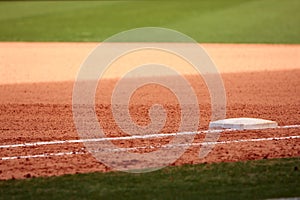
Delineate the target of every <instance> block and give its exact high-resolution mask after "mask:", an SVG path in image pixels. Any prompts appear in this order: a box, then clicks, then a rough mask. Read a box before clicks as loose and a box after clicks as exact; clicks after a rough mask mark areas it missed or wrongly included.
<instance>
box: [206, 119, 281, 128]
mask: <svg viewBox="0 0 300 200" xmlns="http://www.w3.org/2000/svg"><path fill="white" fill-rule="evenodd" d="M277 126H278V124H277V122H275V121H271V120H265V119H258V118H229V119H223V120H218V121H213V122H210V123H209V129H235V130H253V129H266V128H277Z"/></svg>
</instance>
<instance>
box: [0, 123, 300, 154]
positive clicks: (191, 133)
mask: <svg viewBox="0 0 300 200" xmlns="http://www.w3.org/2000/svg"><path fill="white" fill-rule="evenodd" d="M291 128H300V125H286V126H278V127H277V128H275V129H291ZM269 129H274V128H269ZM257 130H259V129H257ZM260 130H261V129H260ZM231 131H245V130H238V129H220V130H204V131H193V132H179V133H160V134H157V133H156V134H148V135H133V136H123V137H107V138H91V139H78V140H54V141H44V142H32V143H20V144H8V145H0V149H5V148H16V147H31V146H43V145H51V144H68V143H84V142H103V141H117V140H136V139H151V138H165V137H170V136H181V135H196V134H207V133H222V132H231ZM250 131H251V130H250ZM252 131H254V130H252Z"/></svg>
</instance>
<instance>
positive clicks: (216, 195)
mask: <svg viewBox="0 0 300 200" xmlns="http://www.w3.org/2000/svg"><path fill="white" fill-rule="evenodd" d="M299 168H300V158H288V159H273V160H260V161H248V162H236V163H218V164H200V165H186V166H181V167H168V168H165V169H162V170H160V171H156V172H151V173H146V174H127V173H121V172H111V173H91V174H77V175H65V176H60V177H50V178H33V179H27V180H9V181H0V194H1V195H0V199H20V198H22V199H35V198H38V199H66V198H68V199H143V200H144V199H265V198H278V197H300V181H299V180H300V169H299Z"/></svg>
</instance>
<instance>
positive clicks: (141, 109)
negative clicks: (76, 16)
mask: <svg viewBox="0 0 300 200" xmlns="http://www.w3.org/2000/svg"><path fill="white" fill-rule="evenodd" d="M95 45H96V44H94V43H78V44H75V43H0V56H1V57H0V74H1V75H0V83H1V85H0V93H1V96H0V145H4V144H18V143H25V142H37V141H53V140H69V139H78V134H77V132H76V129H75V126H74V122H73V115H72V90H73V82H74V79H75V77H76V73H77V71H78V69H79V66H80V63H82V62H83V60H84V58H85V57H86V56H87V55H88V53H89V51H90V50H92V49H93V48H94V47H95ZM203 47H204V48H205V49H206V50H207V51H208V53H209V55H210V56H211V57H212V59H213V60H214V61H215V62H216V65H217V66H218V68H219V70H220V72H221V76H222V78H223V81H224V86H225V90H226V95H227V117H245V116H246V117H259V118H265V119H270V120H274V121H277V122H278V124H279V125H294V124H300V110H299V107H300V78H299V77H300V62H299V57H300V45H254V44H251V45H242V44H237V45H234V44H204V45H203ZM164 78H165V77H164ZM167 78H169V79H170V82H171V83H174V84H175V81H174V80H175V79H176V77H167ZM186 78H187V79H188V80H189V82H190V83H191V85H192V86H193V88H194V90H195V91H196V94H197V97H198V100H199V107H200V112H201V118H200V126H199V130H205V129H207V128H208V123H209V120H210V115H211V114H210V111H211V109H210V106H211V105H210V99H209V93H208V91H207V88H206V86H205V83H204V82H203V80H202V79H201V78H200V77H198V76H195V75H186ZM116 81H117V79H109V80H103V82H102V84H101V86H100V87H99V88H98V93H97V96H96V99H97V100H96V102H97V107H96V111H97V115H98V118H99V120H100V121H101V122H102V123H101V125H102V126H103V129H104V130H105V132H106V134H107V135H108V136H109V137H116V136H121V135H125V133H123V132H122V131H121V130H119V128H118V127H117V125H116V124H115V123H114V120H113V117H112V112H111V109H110V98H109V97H110V94H111V91H112V89H113V87H114V84H115V83H116ZM131 81H134V80H131ZM149 91H151V94H149ZM153 103H161V104H163V105H164V106H165V109H166V110H167V111H168V115H167V121H166V125H165V127H164V128H163V130H162V131H161V132H162V133H169V132H176V131H177V130H178V124H179V121H180V107H179V106H178V104H177V103H178V102H177V101H176V98H175V96H174V95H173V94H172V93H170V92H169V91H168V90H166V89H165V88H163V87H158V86H157V85H148V86H146V87H143V88H141V89H139V90H138V91H137V92H135V93H134V95H133V96H132V99H131V104H130V105H131V107H130V112H131V115H132V118H133V120H134V121H135V122H137V123H138V124H140V125H145V124H147V123H149V120H150V119H149V116H148V112H147V111H148V109H149V108H150V107H151V105H153ZM291 135H299V129H297V128H291V129H268V130H257V131H240V132H224V133H222V134H221V137H220V138H219V141H231V140H239V139H252V138H267V137H282V136H291ZM170 138H171V137H170ZM170 138H164V139H161V138H160V139H151V140H136V141H134V142H133V141H118V142H115V144H116V145H118V146H120V147H134V146H146V145H153V144H154V145H155V144H166V143H168V141H169V139H170ZM202 140H203V135H197V136H196V137H195V140H194V142H201V141H202ZM199 149H200V147H195V146H194V147H191V148H189V149H188V150H187V151H186V153H185V154H184V155H183V156H182V157H181V158H180V159H178V160H177V161H176V162H175V163H174V165H181V164H194V163H203V162H222V161H238V160H252V159H267V158H277V157H296V156H297V157H298V156H300V139H287V140H270V141H259V142H243V143H231V144H218V145H216V146H215V148H214V149H213V151H212V152H211V153H210V154H209V155H208V156H207V157H206V158H204V159H199V158H198V153H199ZM145 151H148V150H147V149H144V150H142V151H141V152H145ZM56 152H74V155H65V156H49V157H44V158H28V159H21V158H20V159H12V160H0V179H10V178H26V177H32V176H52V175H62V174H70V173H71V174H72V173H83V172H92V171H108V170H111V169H109V168H107V167H106V166H104V165H103V164H101V163H99V162H98V161H97V160H96V159H95V158H93V157H92V156H91V155H90V154H89V153H88V152H86V150H85V148H84V146H83V144H63V145H59V144H55V145H44V146H35V147H18V148H3V149H1V152H0V157H1V158H3V157H11V156H22V155H36V154H45V153H56ZM75 152H82V153H83V154H78V155H77V154H75Z"/></svg>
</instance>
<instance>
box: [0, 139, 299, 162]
mask: <svg viewBox="0 0 300 200" xmlns="http://www.w3.org/2000/svg"><path fill="white" fill-rule="evenodd" d="M287 139H300V135H294V136H286V137H270V138H255V139H244V140H228V141H220V142H203V143H200V142H197V143H192V144H189V143H184V144H175V145H170V144H169V145H161V146H159V145H157V146H149V147H131V148H116V149H101V150H98V151H94V152H93V153H97V152H103V151H107V152H121V151H131V150H140V149H149V148H150V149H153V148H175V147H187V146H188V147H189V146H198V145H212V144H214V145H215V144H230V143H243V142H261V141H272V140H275V141H277V140H287ZM87 153H88V152H83V151H72V152H59V153H48V154H47V153H45V154H37V155H27V156H10V157H2V158H0V160H14V159H26V158H44V157H52V156H66V155H82V154H87Z"/></svg>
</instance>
